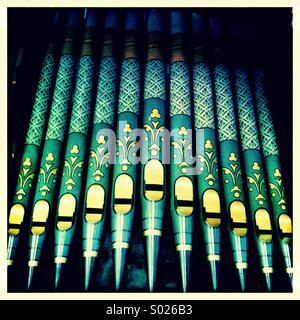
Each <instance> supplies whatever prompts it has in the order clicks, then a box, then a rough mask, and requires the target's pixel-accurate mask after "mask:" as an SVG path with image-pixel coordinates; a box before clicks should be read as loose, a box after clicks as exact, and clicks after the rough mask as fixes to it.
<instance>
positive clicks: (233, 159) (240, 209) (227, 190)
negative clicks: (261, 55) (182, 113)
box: [211, 17, 248, 291]
mask: <svg viewBox="0 0 300 320" xmlns="http://www.w3.org/2000/svg"><path fill="white" fill-rule="evenodd" d="M220 29H221V26H220V22H219V19H218V18H216V17H212V18H211V34H212V40H213V54H214V67H213V79H214V88H215V102H216V115H217V127H218V140H219V147H220V155H221V157H220V164H221V170H222V183H223V190H224V202H225V210H226V213H227V217H228V219H227V220H228V232H229V238H230V242H231V246H232V251H233V259H234V263H235V267H236V269H237V270H238V273H239V281H240V285H241V289H242V291H244V290H245V285H246V280H247V269H248V235H247V233H248V221H247V214H246V207H245V193H244V189H243V179H242V171H241V156H240V152H239V141H238V135H237V124H236V118H235V111H234V99H233V92H232V87H231V78H230V71H229V68H228V66H227V64H226V61H225V60H226V59H225V54H224V49H223V46H224V44H223V43H222V42H223V39H222V33H221V30H220Z"/></svg>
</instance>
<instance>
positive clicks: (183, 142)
mask: <svg viewBox="0 0 300 320" xmlns="http://www.w3.org/2000/svg"><path fill="white" fill-rule="evenodd" d="M178 134H179V135H180V140H178V141H172V143H171V144H172V145H173V146H174V148H175V149H176V150H178V151H179V153H180V156H181V158H180V163H179V165H178V167H179V168H180V170H181V172H182V173H187V170H188V167H189V166H190V165H189V164H188V163H187V158H188V153H189V152H192V144H191V143H188V140H187V138H186V136H187V129H186V127H180V129H179V132H178ZM173 158H174V159H175V158H177V154H174V155H173Z"/></svg>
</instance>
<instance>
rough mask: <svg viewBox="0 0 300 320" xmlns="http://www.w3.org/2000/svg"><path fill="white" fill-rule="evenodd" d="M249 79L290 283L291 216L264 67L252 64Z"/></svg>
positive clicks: (271, 202)
mask: <svg viewBox="0 0 300 320" xmlns="http://www.w3.org/2000/svg"><path fill="white" fill-rule="evenodd" d="M253 78H254V97H255V103H256V111H257V116H258V124H259V131H260V138H261V148H262V152H263V156H264V160H265V165H266V166H265V169H266V177H267V186H266V187H267V190H268V193H269V196H270V204H271V206H272V210H273V215H274V221H275V228H276V231H277V232H276V236H277V241H278V243H279V245H280V249H281V253H282V255H283V258H284V262H285V267H286V272H287V274H288V275H289V278H290V281H291V285H292V279H293V270H292V235H293V229H292V219H291V215H290V213H289V210H288V206H287V199H286V195H285V189H284V181H283V178H282V171H281V165H280V159H279V149H278V144H277V139H276V133H275V128H274V123H273V119H272V114H271V112H270V107H269V100H268V97H267V94H266V90H265V84H264V70H263V69H262V68H261V67H254V70H253Z"/></svg>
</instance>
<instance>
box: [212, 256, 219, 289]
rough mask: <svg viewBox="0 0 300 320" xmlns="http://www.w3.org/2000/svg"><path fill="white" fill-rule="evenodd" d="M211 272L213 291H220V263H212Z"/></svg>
mask: <svg viewBox="0 0 300 320" xmlns="http://www.w3.org/2000/svg"><path fill="white" fill-rule="evenodd" d="M210 271H211V277H212V286H213V290H214V291H217V290H218V284H219V274H220V261H210Z"/></svg>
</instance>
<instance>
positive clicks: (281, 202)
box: [269, 169, 286, 210]
mask: <svg viewBox="0 0 300 320" xmlns="http://www.w3.org/2000/svg"><path fill="white" fill-rule="evenodd" d="M273 175H274V177H275V181H276V184H277V185H275V184H274V183H271V182H270V183H269V186H270V188H271V190H272V193H271V196H272V197H273V198H275V197H276V193H277V195H278V197H279V198H280V199H279V201H278V203H277V204H278V205H279V207H280V208H281V209H282V210H286V201H285V192H284V186H283V184H282V179H281V172H280V170H279V169H275V170H274V173H273Z"/></svg>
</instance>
